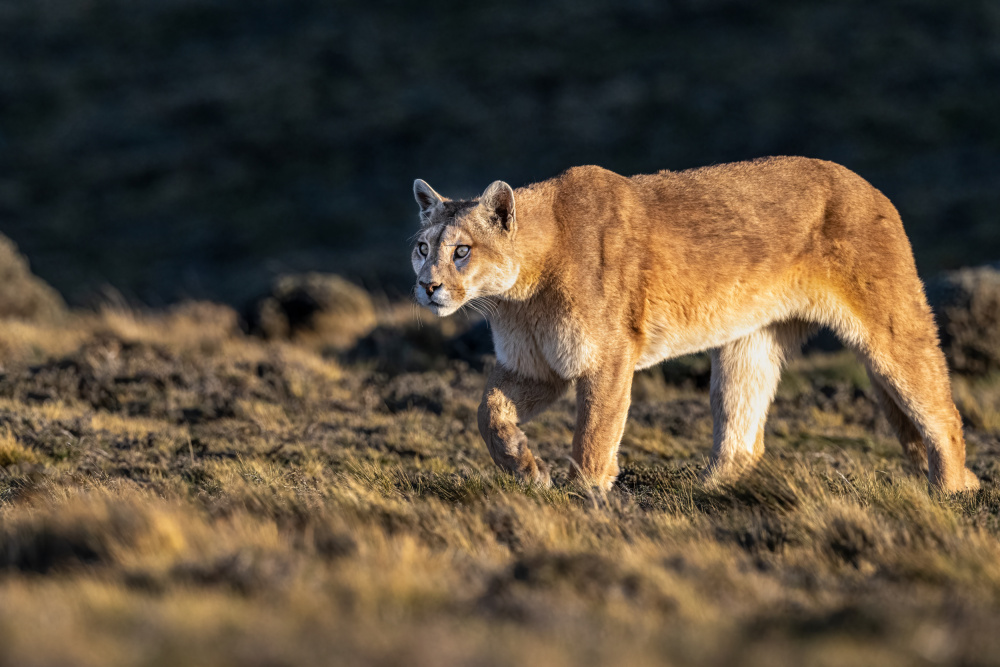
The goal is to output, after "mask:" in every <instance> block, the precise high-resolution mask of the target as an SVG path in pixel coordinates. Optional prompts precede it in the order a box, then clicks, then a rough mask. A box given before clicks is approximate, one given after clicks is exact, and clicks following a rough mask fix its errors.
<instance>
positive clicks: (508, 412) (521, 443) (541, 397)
mask: <svg viewBox="0 0 1000 667" xmlns="http://www.w3.org/2000/svg"><path fill="white" fill-rule="evenodd" d="M566 385H567V383H566V382H565V381H563V380H560V379H553V380H551V381H548V382H546V381H542V380H530V379H528V378H524V377H521V376H519V375H517V374H516V373H514V372H513V371H511V370H509V369H507V368H504V367H503V366H502V365H501V364H497V366H496V368H494V369H493V372H492V373H490V377H489V379H488V380H487V381H486V389H485V391H483V402H482V403H480V405H479V433H480V434H482V436H483V440H485V441H486V447H487V448H488V449H489V450H490V456H492V457H493V461H494V462H495V463H496V464H497V465H498V466H500V467H501V468H503V469H504V470H507V471H508V472H512V473H514V474H515V475H517V476H518V477H519V478H521V479H523V480H525V481H527V482H531V483H534V484H540V485H542V486H545V487H548V486H549V485H550V484H551V480H550V479H549V467H548V466H547V465H545V463H544V462H542V461H541V460H540V459H536V458H535V457H534V456H533V455H532V453H531V450H530V449H528V439H527V437H525V435H524V432H523V431H522V430H521V429H520V428H519V427H518V426H519V424H524V423H525V422H527V421H529V420H530V419H531V418H532V417H534V416H535V415H537V414H538V413H539V412H541V411H542V410H544V409H545V408H547V407H548V406H549V405H551V404H552V402H553V401H554V400H556V399H557V398H559V396H560V395H561V394H562V392H563V391H565V390H566Z"/></svg>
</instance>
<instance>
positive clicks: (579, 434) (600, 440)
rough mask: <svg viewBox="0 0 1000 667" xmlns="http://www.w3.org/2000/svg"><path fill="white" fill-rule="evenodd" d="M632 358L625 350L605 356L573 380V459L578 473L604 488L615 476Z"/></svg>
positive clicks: (626, 406)
mask: <svg viewBox="0 0 1000 667" xmlns="http://www.w3.org/2000/svg"><path fill="white" fill-rule="evenodd" d="M634 373H635V359H633V358H632V355H631V354H629V353H622V354H621V355H620V356H614V357H610V356H609V358H607V359H606V360H605V361H604V363H603V364H601V365H600V366H599V367H598V368H597V369H595V370H594V371H592V372H591V373H588V374H587V375H585V376H583V377H581V378H579V379H578V380H577V381H576V406H577V408H576V409H577V415H576V433H574V434H573V460H575V461H576V464H577V465H578V466H579V473H578V474H579V475H580V476H582V477H583V478H584V479H586V480H587V481H589V482H591V483H593V484H595V485H597V486H600V487H601V488H603V489H605V490H608V489H610V488H611V486H612V485H613V484H614V483H615V480H616V479H617V478H618V445H619V444H620V443H621V440H622V435H623V434H624V432H625V419H626V417H628V406H629V403H630V402H631V400H632V376H633V375H634Z"/></svg>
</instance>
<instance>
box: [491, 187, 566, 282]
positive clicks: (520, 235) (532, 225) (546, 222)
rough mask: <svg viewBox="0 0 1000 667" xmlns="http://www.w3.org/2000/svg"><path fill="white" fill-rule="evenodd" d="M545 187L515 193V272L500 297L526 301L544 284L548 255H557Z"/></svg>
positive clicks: (549, 196) (553, 223)
mask: <svg viewBox="0 0 1000 667" xmlns="http://www.w3.org/2000/svg"><path fill="white" fill-rule="evenodd" d="M547 185H548V184H539V185H535V186H533V187H530V188H519V189H518V190H516V191H515V201H516V202H517V236H516V239H515V243H514V245H515V249H516V253H517V261H518V265H519V271H518V276H517V282H515V283H514V286H513V287H511V288H510V289H509V290H507V291H506V292H505V293H504V294H503V296H502V298H503V299H506V300H509V301H527V300H528V299H530V298H531V297H533V296H534V295H535V294H537V293H538V291H539V290H540V289H541V288H542V287H543V285H544V282H545V275H546V268H547V267H551V266H552V265H553V260H554V259H555V258H553V257H552V254H553V253H555V252H559V249H558V247H556V246H557V245H558V244H557V243H556V237H557V232H558V230H557V228H556V224H555V218H554V215H553V211H552V208H553V207H552V193H551V191H550V190H551V188H550V187H546V186H547Z"/></svg>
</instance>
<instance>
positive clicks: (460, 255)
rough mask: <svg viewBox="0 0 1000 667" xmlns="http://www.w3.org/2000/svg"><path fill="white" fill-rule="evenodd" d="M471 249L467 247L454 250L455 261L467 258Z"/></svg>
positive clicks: (463, 246) (461, 246)
mask: <svg viewBox="0 0 1000 667" xmlns="http://www.w3.org/2000/svg"><path fill="white" fill-rule="evenodd" d="M471 249H472V248H470V247H469V246H467V245H460V246H458V247H457V248H455V259H464V258H465V257H468V256H469V251H470V250H471Z"/></svg>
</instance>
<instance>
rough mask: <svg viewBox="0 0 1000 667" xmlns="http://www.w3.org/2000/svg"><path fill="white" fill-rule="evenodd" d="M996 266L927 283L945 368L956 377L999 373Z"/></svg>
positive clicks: (998, 274)
mask: <svg viewBox="0 0 1000 667" xmlns="http://www.w3.org/2000/svg"><path fill="white" fill-rule="evenodd" d="M998 269H1000V264H989V265H985V266H978V267H972V268H965V269H959V270H958V271H950V272H947V273H944V274H942V275H940V276H939V277H937V278H936V279H934V280H932V281H930V282H928V284H927V298H928V300H929V301H930V304H931V307H932V308H933V309H934V315H935V317H936V318H937V323H938V327H939V330H940V335H941V347H942V348H943V349H944V353H945V356H946V357H947V358H948V364H949V366H951V368H952V370H953V371H955V372H956V373H961V374H965V375H986V374H988V373H992V372H994V371H998V370H1000V270H998Z"/></svg>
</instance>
